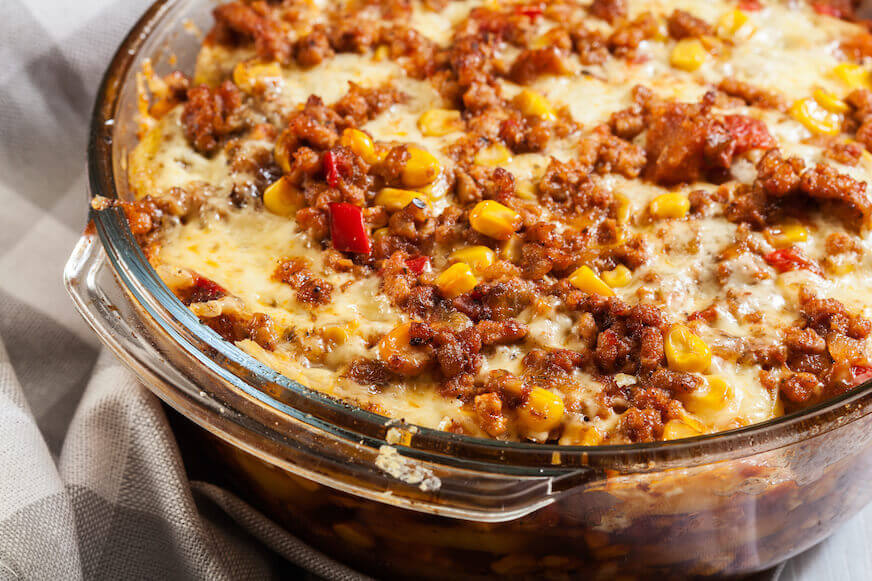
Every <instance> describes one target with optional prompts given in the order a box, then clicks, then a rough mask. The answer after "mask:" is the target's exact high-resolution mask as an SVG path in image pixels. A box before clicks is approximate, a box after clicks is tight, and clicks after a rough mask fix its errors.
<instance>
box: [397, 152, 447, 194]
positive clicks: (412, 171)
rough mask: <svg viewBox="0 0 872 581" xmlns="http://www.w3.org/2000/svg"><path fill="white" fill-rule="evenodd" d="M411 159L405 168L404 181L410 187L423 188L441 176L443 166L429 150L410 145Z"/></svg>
mask: <svg viewBox="0 0 872 581" xmlns="http://www.w3.org/2000/svg"><path fill="white" fill-rule="evenodd" d="M408 152H409V161H407V162H406V166H405V167H404V168H403V174H402V180H403V183H404V184H405V185H406V186H408V187H410V188H422V187H424V186H427V185H430V184H432V183H433V182H434V181H436V178H437V177H439V172H440V171H441V170H442V167H441V166H440V165H439V160H437V159H436V158H435V157H433V154H432V153H430V152H429V151H424V150H423V149H419V148H417V147H409V148H408Z"/></svg>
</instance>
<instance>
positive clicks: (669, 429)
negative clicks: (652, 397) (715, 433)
mask: <svg viewBox="0 0 872 581" xmlns="http://www.w3.org/2000/svg"><path fill="white" fill-rule="evenodd" d="M700 434H702V432H701V431H699V430H697V429H696V428H694V427H693V426H691V425H689V424H687V423H685V422H684V421H682V420H669V421H668V422H666V425H665V426H663V439H664V440H680V439H682V438H692V437H694V436H699V435H700Z"/></svg>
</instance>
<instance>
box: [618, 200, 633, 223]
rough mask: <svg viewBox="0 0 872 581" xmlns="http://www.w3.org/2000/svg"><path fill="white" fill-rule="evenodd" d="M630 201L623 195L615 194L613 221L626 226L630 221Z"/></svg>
mask: <svg viewBox="0 0 872 581" xmlns="http://www.w3.org/2000/svg"><path fill="white" fill-rule="evenodd" d="M630 210H632V207H631V205H630V199H629V198H628V197H627V196H625V195H624V194H615V221H617V223H618V224H626V223H627V222H628V221H629V220H630Z"/></svg>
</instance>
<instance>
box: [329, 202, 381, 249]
mask: <svg viewBox="0 0 872 581" xmlns="http://www.w3.org/2000/svg"><path fill="white" fill-rule="evenodd" d="M330 237H331V238H332V239H333V248H335V249H336V250H341V251H342V252H354V253H356V254H369V252H370V250H371V249H372V246H371V244H370V242H369V233H368V232H367V229H366V223H365V222H364V219H363V210H362V209H360V208H359V207H358V206H355V205H354V204H349V203H347V202H334V203H332V204H330Z"/></svg>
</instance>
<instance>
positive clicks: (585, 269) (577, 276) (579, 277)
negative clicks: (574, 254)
mask: <svg viewBox="0 0 872 581" xmlns="http://www.w3.org/2000/svg"><path fill="white" fill-rule="evenodd" d="M569 282H570V283H571V284H572V286H574V287H575V288H577V289H578V290H580V291H582V292H586V293H587V294H589V295H602V296H604V297H613V296H615V291H613V290H612V288H611V287H610V286H609V285H607V284H606V283H605V282H603V279H601V278H600V277H599V276H597V274H596V273H595V272H594V271H593V270H591V268H590V267H589V266H582V267H580V268H578V269H577V270H576V271H575V272H573V273H572V274H571V275H569Z"/></svg>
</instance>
